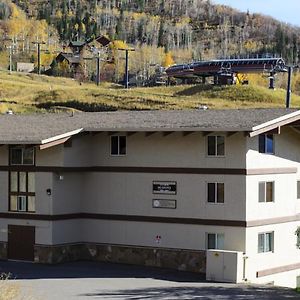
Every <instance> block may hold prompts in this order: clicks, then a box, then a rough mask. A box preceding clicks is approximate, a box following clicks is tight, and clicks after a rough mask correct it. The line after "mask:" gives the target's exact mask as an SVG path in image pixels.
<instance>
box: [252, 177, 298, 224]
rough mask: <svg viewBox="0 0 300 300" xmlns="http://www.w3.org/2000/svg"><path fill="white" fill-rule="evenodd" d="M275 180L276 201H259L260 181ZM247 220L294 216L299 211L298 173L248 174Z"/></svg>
mask: <svg viewBox="0 0 300 300" xmlns="http://www.w3.org/2000/svg"><path fill="white" fill-rule="evenodd" d="M261 181H262V182H263V181H265V182H267V181H271V182H272V181H273V182H274V202H259V182H261ZM246 184H247V197H246V214H247V220H248V221H251V220H260V219H262V220H263V219H270V218H277V217H287V216H294V215H296V214H297V213H299V212H300V211H299V203H298V202H300V200H297V199H296V198H297V176H296V174H278V175H255V176H247V179H246Z"/></svg>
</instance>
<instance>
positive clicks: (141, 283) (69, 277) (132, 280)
mask: <svg viewBox="0 0 300 300" xmlns="http://www.w3.org/2000/svg"><path fill="white" fill-rule="evenodd" d="M1 272H6V273H7V272H10V273H11V274H12V275H11V276H12V277H13V278H15V279H16V280H15V281H14V282H13V284H15V283H16V284H18V285H19V286H20V287H21V288H22V292H23V293H24V295H25V296H24V299H26V300H27V299H29V298H30V299H37V300H39V299H41V300H50V299H51V300H52V299H55V300H69V299H71V300H73V299H78V300H82V299H90V300H93V299H104V300H108V299H110V300H121V299H129V300H150V299H153V300H165V299H168V300H171V299H172V300H175V299H176V300H177V299H184V300H188V299H201V300H210V299H213V300H234V299H237V300H251V299H255V300H260V299H262V300H284V299H287V300H294V299H299V300H300V294H297V293H295V292H294V291H293V290H290V289H284V288H276V287H265V286H258V285H234V284H224V283H208V282H205V281H204V280H203V278H202V277H201V276H199V275H197V274H193V273H186V272H177V271H170V270H164V269H157V268H148V267H137V266H130V265H117V264H108V263H93V262H76V263H66V264H61V265H50V266H49V265H39V264H30V263H21V262H1V261H0V273H1ZM28 295H30V297H29V296H28Z"/></svg>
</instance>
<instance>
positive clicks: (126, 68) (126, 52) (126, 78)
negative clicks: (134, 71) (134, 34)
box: [125, 49, 129, 89]
mask: <svg viewBox="0 0 300 300" xmlns="http://www.w3.org/2000/svg"><path fill="white" fill-rule="evenodd" d="M125 60H126V62H125V88H126V89H128V85H129V82H128V77H129V76H128V49H126V50H125Z"/></svg>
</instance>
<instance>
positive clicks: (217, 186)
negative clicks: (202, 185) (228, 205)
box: [207, 182, 224, 203]
mask: <svg viewBox="0 0 300 300" xmlns="http://www.w3.org/2000/svg"><path fill="white" fill-rule="evenodd" d="M207 202H209V203H224V183H219V182H213V183H211V182H209V183H207Z"/></svg>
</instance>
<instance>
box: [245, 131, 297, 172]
mask: <svg viewBox="0 0 300 300" xmlns="http://www.w3.org/2000/svg"><path fill="white" fill-rule="evenodd" d="M299 149H300V133H298V132H296V131H295V130H293V129H291V128H286V127H283V128H282V129H281V134H275V135H274V150H275V154H262V153H259V152H258V136H256V137H253V138H247V156H246V163H247V168H249V169H251V168H253V169H257V168H280V167H281V168H287V167H295V166H296V167H299V163H300V151H299Z"/></svg>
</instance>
